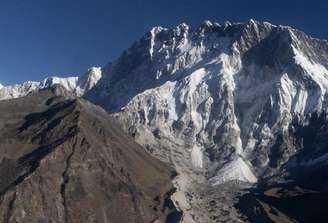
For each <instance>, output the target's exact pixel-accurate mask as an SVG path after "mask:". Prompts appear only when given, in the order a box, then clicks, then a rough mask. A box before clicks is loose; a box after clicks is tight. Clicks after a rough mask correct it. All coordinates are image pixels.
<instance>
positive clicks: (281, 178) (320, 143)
mask: <svg viewBox="0 0 328 223" xmlns="http://www.w3.org/2000/svg"><path fill="white" fill-rule="evenodd" d="M327 130H328V119H327V113H326V112H325V111H323V112H321V113H313V114H311V115H309V116H308V117H306V118H305V119H300V118H295V120H294V121H293V122H292V123H291V124H290V127H289V129H288V133H285V134H280V135H279V136H277V138H276V143H275V144H274V147H275V148H274V151H276V153H274V154H272V157H276V158H275V159H276V160H279V159H280V158H281V157H282V156H283V155H282V154H284V153H285V154H287V153H289V155H290V154H292V153H293V152H292V151H294V155H292V156H291V158H290V159H289V160H288V161H287V162H286V163H285V164H284V165H282V166H281V167H280V168H279V169H278V170H276V171H275V172H271V171H269V172H270V174H267V175H266V176H265V177H263V179H261V181H260V182H259V184H258V185H257V186H256V187H255V188H253V189H251V190H250V191H249V192H248V193H246V194H245V195H243V196H241V197H240V199H239V203H238V204H237V205H236V207H237V208H238V209H240V210H241V212H242V213H243V214H245V215H246V216H247V219H248V220H249V221H250V222H323V221H325V220H326V219H328V208H327V206H326V205H324V204H326V203H327V202H328V180H327V179H328V171H327V170H328V169H327V168H328V163H327V161H328V156H327V148H328V141H327V140H328V131H327ZM289 155H288V156H289ZM272 160H274V159H272ZM273 168H276V165H274V166H273Z"/></svg>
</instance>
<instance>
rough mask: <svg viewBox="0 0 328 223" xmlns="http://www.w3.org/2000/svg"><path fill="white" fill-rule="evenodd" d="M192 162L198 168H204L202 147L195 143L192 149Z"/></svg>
mask: <svg viewBox="0 0 328 223" xmlns="http://www.w3.org/2000/svg"><path fill="white" fill-rule="evenodd" d="M191 162H192V164H193V166H194V167H196V168H203V153H202V150H201V147H199V146H197V145H194V146H193V148H192V150H191Z"/></svg>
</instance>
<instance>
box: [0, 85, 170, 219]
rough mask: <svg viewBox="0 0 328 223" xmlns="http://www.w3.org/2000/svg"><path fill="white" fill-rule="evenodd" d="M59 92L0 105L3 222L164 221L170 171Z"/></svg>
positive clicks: (95, 111)
mask: <svg viewBox="0 0 328 223" xmlns="http://www.w3.org/2000/svg"><path fill="white" fill-rule="evenodd" d="M58 91H62V89H61V88H60V87H58V86H55V87H54V88H52V89H47V90H42V91H40V92H35V93H32V94H30V95H28V96H26V97H24V98H20V99H13V100H8V101H2V102H1V103H0V114H1V115H0V175H1V179H0V222H129V223H130V222H140V223H144V222H165V220H166V218H167V216H169V215H170V213H171V212H172V211H174V208H173V207H171V210H170V209H169V208H168V207H166V206H165V205H164V203H165V199H166V200H168V199H169V198H168V197H167V196H169V191H170V190H171V189H172V185H171V179H170V177H171V172H170V170H169V169H168V168H167V167H166V166H165V165H164V164H162V163H161V162H159V161H157V160H155V159H154V158H152V157H150V156H149V155H148V154H147V153H146V152H144V150H143V148H142V147H140V146H139V145H138V144H136V143H135V142H134V141H133V140H132V139H131V138H130V137H129V136H127V135H126V134H124V133H123V132H122V131H121V130H120V129H119V128H117V125H116V123H115V121H113V120H112V119H111V118H110V117H108V115H107V114H106V112H104V111H103V110H102V109H100V108H98V107H96V106H94V105H92V104H90V103H88V102H86V101H84V100H81V99H70V98H69V97H63V96H59V95H56V92H58Z"/></svg>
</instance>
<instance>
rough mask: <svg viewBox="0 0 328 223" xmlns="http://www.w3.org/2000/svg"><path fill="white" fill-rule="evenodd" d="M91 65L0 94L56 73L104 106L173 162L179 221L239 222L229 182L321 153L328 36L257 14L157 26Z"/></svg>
mask: <svg viewBox="0 0 328 223" xmlns="http://www.w3.org/2000/svg"><path fill="white" fill-rule="evenodd" d="M91 71H92V72H90V73H92V74H93V75H91V77H90V76H89V75H86V76H84V77H81V78H68V79H53V78H50V79H47V80H46V81H44V82H27V83H25V84H23V85H17V86H14V87H2V88H1V87H0V98H10V97H19V96H22V95H26V94H27V93H28V92H30V91H31V90H33V89H35V88H44V87H47V86H49V85H52V84H54V83H60V84H62V85H63V86H64V87H65V88H66V89H69V90H70V91H72V92H75V93H76V95H78V96H81V95H83V96H84V97H85V98H86V99H88V100H90V101H92V102H93V103H95V104H98V105H100V106H102V107H103V108H105V109H106V110H107V111H108V112H110V113H111V114H112V115H113V116H115V117H116V119H117V120H118V122H119V123H120V124H121V126H122V127H123V129H124V130H125V131H126V132H128V133H129V134H131V135H132V136H133V137H134V138H135V139H136V141H137V142H139V143H140V144H141V145H143V146H144V147H145V148H146V149H147V150H148V151H149V152H150V153H152V154H153V155H154V156H155V157H157V158H159V159H161V160H163V161H166V162H167V163H169V164H171V165H172V166H173V167H175V169H176V171H177V172H178V176H177V177H176V178H175V186H176V187H177V191H176V193H175V194H174V195H173V199H174V200H175V203H176V205H177V206H178V207H179V208H180V209H181V210H182V211H183V213H184V214H183V220H182V221H183V222H188V223H192V222H213V221H214V220H213V219H217V218H219V217H218V216H220V220H222V219H223V220H224V218H225V217H226V218H228V220H231V219H233V220H236V222H240V218H239V214H238V212H237V211H236V210H235V208H234V200H233V198H234V197H235V194H233V193H234V188H235V187H234V186H232V185H231V182H239V184H241V185H248V186H249V185H253V186H254V185H256V183H257V182H259V181H260V182H263V181H264V179H271V178H272V177H273V178H274V179H275V180H276V182H282V181H283V180H285V181H286V182H287V180H290V179H285V178H284V177H285V176H289V175H290V173H289V172H288V171H289V169H290V168H295V167H299V166H302V167H304V166H306V165H305V164H309V163H310V164H311V165H312V164H313V163H317V161H318V160H319V161H320V163H322V162H326V161H327V160H328V159H327V158H328V156H327V154H328V153H327V152H326V151H325V150H324V148H326V147H324V146H322V144H320V147H318V148H317V145H316V144H314V140H313V139H316V138H315V137H317V135H316V134H314V133H313V132H315V130H313V126H318V127H320V131H322V132H323V133H322V132H320V134H319V133H318V135H322V134H324V132H325V131H324V130H322V128H323V129H324V127H322V126H321V125H320V124H318V121H317V119H318V117H321V116H320V114H325V111H326V110H327V107H328V42H327V41H325V40H319V39H315V38H311V37H309V36H308V35H306V34H304V33H303V32H301V31H299V30H296V29H293V28H291V27H286V26H276V25H272V24H270V23H267V22H257V21H254V20H250V21H248V22H246V23H230V22H226V23H224V24H218V23H213V22H210V21H205V22H204V23H203V24H201V25H200V26H199V27H197V28H192V27H190V26H189V25H187V24H185V23H182V24H180V25H178V26H177V27H174V28H170V29H168V28H164V27H154V28H152V29H151V30H150V31H149V32H147V33H146V34H145V35H144V36H143V37H142V38H141V39H140V40H138V41H137V42H135V43H134V44H133V45H132V46H131V47H130V48H129V49H127V50H125V51H124V52H123V54H122V55H121V56H120V57H119V58H118V59H117V60H116V61H114V62H113V63H111V64H109V65H107V66H105V67H103V68H102V69H92V70H91ZM98 80H99V81H98ZM319 120H321V119H320V118H319ZM311 123H316V124H315V125H314V124H311ZM323 123H326V121H323ZM327 123H328V121H327ZM327 125H328V124H327ZM323 126H325V125H323ZM321 127H322V128H321ZM309 129H310V130H309ZM305 131H311V137H312V136H313V135H315V137H314V136H313V137H312V138H311V139H308V138H307V137H308V136H307V134H305V133H304V132H305ZM318 137H319V136H318ZM319 138H320V137H319ZM327 138H328V137H327ZM309 140H310V141H309ZM311 140H312V141H311ZM322 141H324V140H322ZM311 143H312V144H311ZM309 145H311V146H310V147H311V148H312V147H313V148H315V149H313V151H312V150H310V151H308V147H309ZM304 151H306V152H304ZM304 154H306V155H304ZM320 165H321V164H320ZM282 174H284V176H282ZM239 184H238V185H239ZM227 185H228V186H227ZM239 189H240V187H239V186H237V189H236V191H237V192H238V191H239ZM214 194H215V195H214ZM216 196H218V198H217V200H220V202H215V205H214V206H215V207H214V206H213V205H212V204H213V199H214V197H216ZM214 200H215V199H214ZM209 204H210V205H209ZM211 211H212V212H213V213H211ZM227 212H228V213H229V215H228V217H227V215H226V213H227ZM237 219H239V220H237Z"/></svg>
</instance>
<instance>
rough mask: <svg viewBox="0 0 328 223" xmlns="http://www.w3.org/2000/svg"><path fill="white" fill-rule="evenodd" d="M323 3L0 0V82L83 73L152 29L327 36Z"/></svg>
mask: <svg viewBox="0 0 328 223" xmlns="http://www.w3.org/2000/svg"><path fill="white" fill-rule="evenodd" d="M327 12H328V2H326V1H324V0H321V1H319V0H307V1H305V0H298V1H297V0H224V1H222V0H129V1H128V0H115V1H114V0H0V29H1V30H0V82H1V83H3V84H13V83H20V82H23V81H26V80H40V79H43V78H45V77H46V76H49V75H57V76H68V75H79V74H82V73H84V72H85V71H86V70H87V68H89V67H91V66H102V65H104V64H106V63H108V62H110V61H112V60H114V59H115V58H117V57H118V56H119V54H120V53H121V52H122V50H124V49H126V48H127V47H129V46H130V45H131V43H132V42H133V41H135V40H137V39H138V38H140V37H141V36H142V35H143V34H144V33H145V32H146V31H147V30H149V29H150V28H151V27H153V26H156V25H161V26H165V27H172V26H174V25H177V24H179V23H181V22H186V23H187V24H190V25H192V26H197V25H199V24H200V23H201V22H202V21H203V20H206V19H209V20H212V21H216V22H219V23H223V22H224V21H226V20H229V21H234V22H240V21H246V20H248V19H250V18H254V19H256V20H259V21H269V22H271V23H273V24H283V25H290V26H293V27H295V28H298V29H301V30H303V31H305V32H306V33H308V34H310V35H312V36H314V37H318V38H324V39H328V29H327V27H328V13H327Z"/></svg>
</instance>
